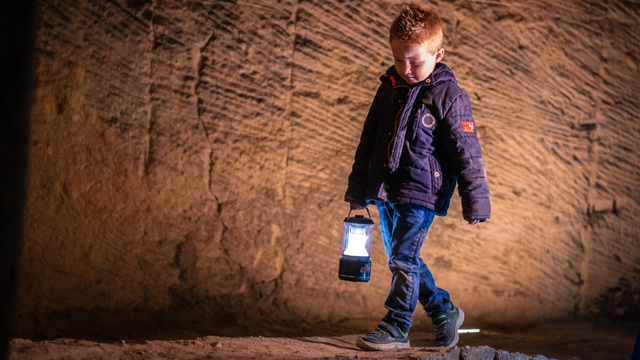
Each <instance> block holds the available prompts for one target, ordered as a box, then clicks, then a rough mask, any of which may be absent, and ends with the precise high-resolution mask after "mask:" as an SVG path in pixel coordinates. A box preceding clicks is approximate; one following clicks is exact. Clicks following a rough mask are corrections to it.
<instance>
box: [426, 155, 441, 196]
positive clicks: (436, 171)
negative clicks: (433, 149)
mask: <svg viewBox="0 0 640 360" xmlns="http://www.w3.org/2000/svg"><path fill="white" fill-rule="evenodd" d="M428 157H429V168H430V169H431V191H433V192H434V193H437V192H438V191H440V188H441V187H442V168H441V167H440V163H439V162H438V160H436V158H435V157H434V156H433V155H431V154H429V155H428Z"/></svg>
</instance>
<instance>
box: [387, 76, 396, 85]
mask: <svg viewBox="0 0 640 360" xmlns="http://www.w3.org/2000/svg"><path fill="white" fill-rule="evenodd" d="M389 78H390V79H391V86H396V79H394V78H393V75H392V76H389Z"/></svg>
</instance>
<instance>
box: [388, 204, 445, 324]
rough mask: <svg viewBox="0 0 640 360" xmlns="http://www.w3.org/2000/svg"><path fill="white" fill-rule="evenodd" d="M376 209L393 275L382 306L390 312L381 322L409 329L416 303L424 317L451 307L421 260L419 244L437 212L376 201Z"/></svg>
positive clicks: (407, 205) (421, 207)
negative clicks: (424, 314) (424, 312)
mask: <svg viewBox="0 0 640 360" xmlns="http://www.w3.org/2000/svg"><path fill="white" fill-rule="evenodd" d="M376 206H377V207H378V213H379V214H380V232H381V233H382V242H383V243H384V249H385V251H386V253H387V258H388V259H389V269H390V270H391V273H392V280H391V290H390V291H389V296H388V297H387V301H386V302H385V304H384V306H385V308H387V309H388V310H389V312H388V313H387V315H385V317H384V318H383V319H382V320H384V321H386V322H388V323H391V324H396V326H400V327H404V328H405V329H409V328H410V327H411V324H412V323H411V316H413V314H414V312H415V310H416V305H417V302H418V300H419V301H420V304H422V306H423V308H424V310H425V311H426V312H427V314H429V313H431V312H434V311H438V310H449V309H450V308H451V305H450V304H451V300H450V297H449V293H448V292H447V291H445V290H443V289H440V288H438V287H436V284H435V281H434V280H433V275H431V271H429V268H427V265H425V264H424V262H423V261H422V259H421V258H420V248H421V247H422V242H423V241H424V238H425V237H426V236H427V231H429V226H431V223H432V222H433V219H434V217H435V215H436V213H435V211H433V210H429V209H427V208H425V207H424V206H421V205H416V204H392V203H387V202H382V201H377V202H376Z"/></svg>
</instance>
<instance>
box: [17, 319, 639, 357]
mask: <svg viewBox="0 0 640 360" xmlns="http://www.w3.org/2000/svg"><path fill="white" fill-rule="evenodd" d="M636 331H637V324H632V323H618V324H612V323H602V322H598V321H594V320H574V321H570V322H556V323H549V324H545V325H539V326H536V327H531V328H527V329H511V330H508V331H506V330H502V331H489V330H481V332H480V333H478V334H461V335H460V342H459V343H458V345H459V347H456V348H454V349H451V350H438V349H435V348H429V346H430V345H431V344H432V343H433V340H434V334H433V333H425V332H414V333H412V334H410V335H409V338H410V341H411V345H412V347H411V348H410V349H403V350H399V351H393V352H365V351H362V350H360V349H358V348H357V347H356V346H355V345H354V343H355V341H356V339H357V338H358V336H359V335H357V334H353V335H343V336H325V337H319V336H308V337H288V338H284V337H261V336H258V337H234V338H231V337H219V336H207V337H198V338H193V339H185V340H170V341H168V340H149V341H145V340H121V341H112V342H95V341H88V340H78V339H56V340H50V341H30V340H25V339H14V340H13V342H12V351H11V355H10V360H21V359H38V360H44V359H159V358H162V359H167V358H168V359H316V358H340V359H367V358H371V359H452V360H453V359H463V358H464V359H465V360H472V359H494V358H495V359H505V360H506V359H517V360H524V359H527V358H528V359H536V360H543V359H545V358H549V359H552V358H555V359H559V360H577V359H581V360H618V359H620V360H627V359H629V358H630V356H631V353H632V350H633V345H634V343H635V339H636ZM487 346H488V347H487ZM493 349H496V350H498V351H494V350H493ZM517 353H521V354H520V355H518V354H517ZM492 354H493V355H492ZM522 354H526V355H528V356H523V355H522ZM538 354H539V355H541V356H537V355H538ZM494 356H495V357H494Z"/></svg>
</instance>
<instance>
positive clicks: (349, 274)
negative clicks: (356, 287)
mask: <svg viewBox="0 0 640 360" xmlns="http://www.w3.org/2000/svg"><path fill="white" fill-rule="evenodd" d="M338 278H340V280H345V281H353V282H367V281H369V279H370V278H371V258H369V257H353V256H346V255H344V256H342V257H340V269H339V270H338Z"/></svg>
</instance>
